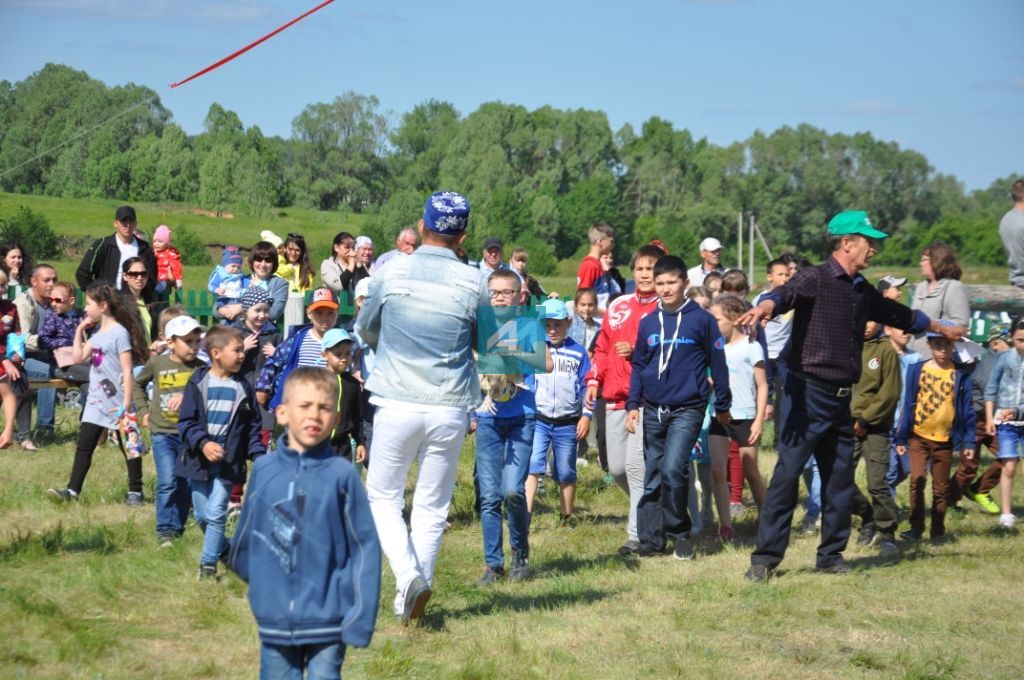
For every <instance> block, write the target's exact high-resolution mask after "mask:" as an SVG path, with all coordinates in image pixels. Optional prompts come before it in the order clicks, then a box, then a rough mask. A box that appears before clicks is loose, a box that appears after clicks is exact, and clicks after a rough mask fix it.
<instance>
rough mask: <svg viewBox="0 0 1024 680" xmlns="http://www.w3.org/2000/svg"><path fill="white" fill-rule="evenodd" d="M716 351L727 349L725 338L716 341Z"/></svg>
mask: <svg viewBox="0 0 1024 680" xmlns="http://www.w3.org/2000/svg"><path fill="white" fill-rule="evenodd" d="M715 349H725V338H718V339H717V340H715Z"/></svg>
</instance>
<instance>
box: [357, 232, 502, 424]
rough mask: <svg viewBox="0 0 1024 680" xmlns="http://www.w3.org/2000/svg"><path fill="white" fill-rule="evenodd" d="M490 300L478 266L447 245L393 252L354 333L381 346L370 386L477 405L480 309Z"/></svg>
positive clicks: (418, 400)
mask: <svg viewBox="0 0 1024 680" xmlns="http://www.w3.org/2000/svg"><path fill="white" fill-rule="evenodd" d="M489 302H490V298H489V293H488V290H487V281H486V279H485V278H484V276H483V275H482V274H481V272H480V270H479V269H475V268H473V267H470V266H468V265H464V264H462V263H461V262H459V260H458V258H456V257H455V253H454V252H452V251H451V250H449V249H447V248H439V247H436V246H421V247H420V248H419V249H418V250H416V252H414V253H413V254H411V255H409V256H408V257H401V258H393V259H392V260H391V261H390V262H388V265H387V266H386V267H384V268H383V269H382V270H381V271H380V272H379V273H378V274H377V275H376V276H374V277H373V279H372V280H371V283H370V290H369V293H368V294H367V296H366V300H364V302H363V308H362V309H361V310H360V311H359V316H358V317H356V332H357V333H359V336H360V337H361V338H362V339H363V340H364V341H365V342H366V343H367V344H369V345H370V346H371V347H373V348H374V349H375V351H376V355H375V362H374V366H373V371H372V372H371V373H370V376H369V379H368V380H367V383H366V389H367V390H369V391H370V392H371V393H372V394H373V395H374V396H379V397H381V398H384V399H396V400H399V401H406V402H412V403H415V404H425V405H436V406H460V407H474V406H476V405H477V404H479V403H480V400H481V396H480V381H479V379H478V378H477V373H476V361H475V360H474V358H473V351H472V350H473V344H474V343H475V342H476V319H477V308H478V307H479V306H480V305H487V304H489Z"/></svg>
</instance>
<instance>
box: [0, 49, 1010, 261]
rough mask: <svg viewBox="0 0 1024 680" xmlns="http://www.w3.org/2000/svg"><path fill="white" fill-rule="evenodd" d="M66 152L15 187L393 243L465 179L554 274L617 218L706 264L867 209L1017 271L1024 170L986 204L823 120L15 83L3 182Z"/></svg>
mask: <svg viewBox="0 0 1024 680" xmlns="http://www.w3.org/2000/svg"><path fill="white" fill-rule="evenodd" d="M133 106H134V108H130V107H133ZM116 114H120V115H117V116H116V117H115V118H114V119H113V120H111V121H110V122H108V123H106V124H104V125H102V126H100V127H98V128H97V129H96V130H94V131H93V132H91V133H90V134H87V135H81V136H77V137H76V135H79V133H81V132H82V131H83V130H86V129H88V128H90V127H91V126H93V125H96V124H97V123H98V122H101V121H105V120H107V119H109V118H110V117H111V116H115V115H116ZM68 140H71V141H68ZM65 142H66V143H65ZM62 143H64V145H63V146H61V147H60V148H59V149H58V150H56V151H54V152H53V153H51V154H48V155H45V156H43V157H41V158H39V159H37V160H32V161H31V162H28V163H26V164H25V165H23V166H22V167H20V168H18V169H17V170H15V171H13V172H9V173H8V174H5V175H4V176H3V177H2V178H0V190H4V191H10V192H19V193H34V194H47V195H55V196H67V197H103V198H118V199H123V200H129V201H130V200H139V201H154V202H160V201H168V202H182V203H188V204H193V205H196V206H198V207H202V208H205V209H207V210H212V211H216V212H226V211H233V212H241V213H245V214H249V215H253V216H256V217H262V216H269V215H271V214H272V213H273V210H274V209H275V208H279V207H284V206H290V205H298V206H303V207H311V208H316V209H320V210H346V211H353V212H357V213H365V214H367V215H368V216H369V221H368V224H369V227H368V228H369V230H370V232H371V235H372V236H374V237H375V238H377V239H380V240H382V241H383V244H384V245H385V246H386V245H387V244H389V243H390V241H391V237H392V236H393V235H394V234H395V233H396V232H397V231H398V229H399V228H401V227H402V226H405V225H408V224H412V223H414V222H415V221H416V219H417V217H418V216H419V214H420V211H421V209H422V203H423V198H424V196H425V195H426V194H427V193H429V192H431V191H434V190H436V189H438V188H451V189H456V190H459V191H462V192H464V193H465V194H467V195H468V196H469V197H470V200H471V201H472V203H473V207H474V220H475V228H474V229H473V232H472V236H471V240H470V242H469V244H468V246H469V248H470V250H471V251H473V250H475V249H477V248H478V247H479V245H480V242H481V241H482V240H483V238H484V237H485V236H498V237H502V238H504V239H505V240H506V242H508V243H513V242H514V243H516V244H519V245H523V246H525V247H527V248H529V249H530V251H531V256H532V257H531V261H532V266H533V268H534V270H535V271H537V273H547V272H549V271H551V270H553V268H554V265H555V263H556V262H557V261H558V260H561V259H566V258H572V257H576V256H578V255H579V253H580V251H581V250H584V249H585V248H586V230H587V227H588V226H589V225H590V224H591V223H593V222H595V221H598V220H603V221H605V222H608V223H609V224H611V225H613V226H614V227H615V228H616V230H617V235H618V238H617V243H618V245H617V247H618V248H619V249H620V251H621V252H620V254H623V255H624V254H625V253H626V252H628V250H629V249H630V248H632V247H633V246H634V245H636V244H638V243H644V242H647V241H649V240H650V239H652V238H660V239H662V240H663V241H664V242H665V243H666V244H667V245H668V247H669V248H670V249H672V250H673V251H674V252H681V253H683V254H684V255H690V256H691V257H692V256H693V255H695V254H696V245H697V243H698V242H699V240H700V239H701V238H703V237H704V236H709V235H710V236H715V237H717V238H719V239H720V240H722V241H723V243H725V245H726V249H727V251H735V246H736V219H737V213H739V212H743V213H744V214H747V215H749V214H753V215H755V216H756V219H757V222H758V225H759V226H760V228H761V230H762V232H763V233H764V235H765V237H766V239H767V240H768V242H769V244H770V245H771V246H772V248H773V250H774V251H776V252H781V251H782V250H796V251H798V252H801V253H804V254H806V255H808V256H818V255H821V254H823V248H824V243H823V240H822V237H821V234H822V228H823V226H824V224H825V223H826V221H827V220H828V218H829V216H831V215H832V214H834V213H836V212H838V211H840V210H843V209H847V208H862V209H865V210H868V211H869V212H870V214H871V215H872V216H873V218H874V220H875V222H876V223H877V224H879V225H880V226H881V227H882V228H883V229H885V230H886V231H889V232H890V233H892V234H893V235H894V238H892V239H890V243H889V244H888V245H887V246H886V248H885V250H884V251H883V252H882V254H881V255H880V256H879V258H878V260H879V261H880V262H882V263H884V262H891V263H901V262H907V261H911V260H912V259H913V258H914V257H915V256H916V253H917V252H918V250H919V249H920V248H921V247H923V246H924V245H925V244H927V243H929V242H931V241H933V240H944V241H946V242H949V243H951V244H952V245H953V246H954V247H955V248H957V250H958V252H960V254H961V257H962V258H963V259H964V260H965V261H966V262H969V263H970V262H973V263H979V264H1001V263H1003V262H1004V261H1005V260H1004V254H1003V251H1002V246H1001V244H1000V241H999V237H998V233H997V231H996V228H995V226H996V224H997V222H998V219H999V216H1000V215H1001V214H1002V213H1003V212H1004V211H1005V210H1006V209H1007V207H1008V202H1009V199H1008V188H1009V185H1010V183H1011V182H1012V180H1013V179H1014V178H1012V177H1011V178H1000V179H997V180H995V181H994V182H993V184H992V185H991V186H990V187H989V188H988V189H985V190H981V191H974V192H971V193H967V192H965V190H964V187H963V185H962V184H961V183H960V182H959V181H958V180H957V179H956V178H955V177H952V176H950V175H944V174H940V173H937V172H935V170H934V169H933V168H932V167H931V165H929V163H928V160H927V159H926V158H925V157H924V156H923V155H922V154H921V153H918V152H917V151H914V150H911V149H901V148H900V147H899V145H897V144H895V143H893V142H886V141H883V140H879V139H876V138H875V137H873V136H872V135H871V134H869V133H857V134H852V135H851V134H842V133H829V132H827V131H825V130H821V129H819V128H816V127H813V126H811V125H807V124H801V125H798V126H796V127H788V126H787V127H782V128H779V129H777V130H775V131H773V132H770V133H765V132H761V131H758V132H755V133H754V134H753V135H752V136H751V137H750V138H749V139H747V140H745V141H742V142H735V143H733V144H731V145H728V146H718V145H714V144H711V143H710V142H708V141H707V139H695V138H694V137H693V135H692V134H691V133H690V132H689V131H688V130H686V129H681V130H680V129H675V128H674V126H673V125H672V123H670V122H669V121H666V120H664V119H662V118H659V117H657V116H653V117H651V118H650V119H648V120H647V121H646V122H645V123H644V124H643V125H642V127H641V128H640V130H635V129H634V128H633V127H632V126H631V125H628V124H627V125H625V126H623V127H622V128H621V129H619V130H617V131H613V130H612V129H611V126H610V124H609V122H608V118H607V116H606V115H605V114H604V113H603V112H601V111H589V110H583V109H577V110H571V111H570V110H559V109H554V108H551V107H548V106H545V107H542V108H539V109H536V110H534V111H530V110H527V109H526V108H524V107H522V106H519V105H515V104H506V103H502V102H489V103H485V104H483V105H481V106H480V107H479V108H478V109H477V110H476V111H473V112H471V113H469V114H467V115H462V114H461V113H460V112H459V111H457V110H456V109H455V108H454V106H452V105H451V104H449V103H447V102H442V101H434V100H431V101H427V102H424V103H422V104H419V105H418V106H416V107H415V108H413V110H411V111H408V112H406V113H404V114H402V115H400V116H395V115H393V114H390V113H388V112H384V111H381V109H380V102H379V101H378V99H377V98H376V97H373V96H367V95H361V94H357V93H354V92H346V93H344V94H342V95H340V96H338V97H337V98H335V99H334V101H331V102H318V103H312V104H309V105H307V106H306V107H305V108H304V109H303V110H302V111H301V112H300V113H299V115H298V116H296V117H295V119H294V120H293V121H292V135H291V137H290V138H288V139H284V138H281V137H276V136H275V137H268V136H265V135H264V134H263V133H262V132H261V131H260V129H259V127H257V126H250V127H248V128H247V127H245V125H244V123H243V122H242V120H241V119H240V118H239V116H238V115H237V114H236V113H234V112H232V111H229V110H226V109H224V108H223V107H222V106H220V105H219V104H216V103H215V104H213V105H211V107H210V109H209V112H208V113H207V116H206V120H205V124H204V129H203V132H201V133H200V134H197V135H188V134H187V133H185V131H184V130H183V129H182V128H181V127H180V126H178V125H176V124H175V123H174V122H173V120H172V115H171V112H170V111H169V110H168V109H167V108H165V107H164V106H163V105H162V104H161V102H160V98H159V96H158V95H157V94H156V93H155V92H154V91H153V90H151V89H149V88H146V87H142V86H138V85H132V84H129V85H125V86H116V87H108V86H106V85H105V84H104V83H102V82H100V81H98V80H95V79H93V78H90V77H89V76H88V74H86V73H84V72H82V71H77V70H74V69H72V68H69V67H67V66H63V65H57V64H47V65H46V66H45V67H44V68H43V69H42V70H40V71H39V72H37V73H35V74H33V75H31V76H30V77H28V78H26V79H25V80H23V81H20V82H17V83H11V82H9V81H3V82H0V172H5V171H7V170H8V169H10V168H13V167H15V166H18V165H19V164H21V163H24V162H25V161H28V160H29V159H32V158H33V157H35V156H36V155H38V154H40V153H42V152H43V151H46V150H47V149H50V148H51V147H54V146H57V145H58V144H62ZM729 255H730V253H727V256H729ZM733 257H734V256H733Z"/></svg>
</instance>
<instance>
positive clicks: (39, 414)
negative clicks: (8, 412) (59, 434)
mask: <svg viewBox="0 0 1024 680" xmlns="http://www.w3.org/2000/svg"><path fill="white" fill-rule="evenodd" d="M24 369H25V373H27V374H28V377H29V378H52V377H53V366H51V365H50V364H48V363H46V362H43V361H39V360H38V359H32V358H28V359H25V366H24ZM33 401H35V402H36V427H37V428H39V429H41V430H52V429H53V418H54V408H55V405H56V403H57V390H54V389H45V390H39V391H38V392H37V393H36V395H35V397H32V398H26V399H20V400H18V411H17V419H16V423H17V429H18V432H17V439H18V441H21V440H22V439H28V438H29V437H30V436H31V434H32V432H31V430H32V402H33Z"/></svg>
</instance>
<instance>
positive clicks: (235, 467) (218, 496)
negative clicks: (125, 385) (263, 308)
mask: <svg viewBox="0 0 1024 680" xmlns="http://www.w3.org/2000/svg"><path fill="white" fill-rule="evenodd" d="M205 342H206V351H207V352H208V353H209V354H210V367H209V368H198V369H196V371H195V372H194V373H193V374H192V377H191V378H189V380H188V383H187V384H186V385H185V396H184V397H182V400H181V407H180V408H179V411H178V434H179V436H180V437H181V454H180V456H179V457H178V463H177V465H175V469H174V474H175V475H178V476H180V477H184V478H185V479H187V480H188V485H189V487H190V488H191V490H192V507H193V508H194V509H195V513H196V522H197V523H198V524H199V526H200V527H202V529H203V532H204V533H205V537H204V538H203V550H202V553H201V555H200V556H199V578H200V579H207V578H213V577H215V576H216V575H217V561H218V560H219V559H220V558H221V557H222V555H223V554H224V553H225V552H226V550H227V543H226V541H225V539H224V526H225V524H226V523H227V514H228V499H229V498H230V496H231V488H232V487H233V486H234V485H235V484H242V483H244V482H245V460H246V458H255V457H256V456H260V455H263V454H264V453H266V452H267V447H266V446H264V445H263V443H262V442H261V441H260V413H259V407H258V406H257V405H256V395H255V393H254V392H253V389H252V386H251V385H250V384H249V383H247V382H245V380H243V379H242V377H241V376H240V375H239V371H241V370H242V362H243V361H245V349H244V347H243V345H242V342H243V341H242V334H241V333H239V332H238V331H236V330H235V329H233V328H228V327H227V326H214V327H213V328H211V329H210V330H209V331H207V333H206V338H205Z"/></svg>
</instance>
